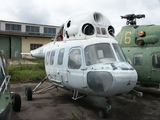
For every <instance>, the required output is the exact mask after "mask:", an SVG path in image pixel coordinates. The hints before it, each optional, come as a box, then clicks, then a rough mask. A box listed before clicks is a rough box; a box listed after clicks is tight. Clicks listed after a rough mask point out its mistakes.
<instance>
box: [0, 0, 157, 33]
mask: <svg viewBox="0 0 160 120" xmlns="http://www.w3.org/2000/svg"><path fill="white" fill-rule="evenodd" d="M0 3H1V6H0V20H6V21H15V22H24V23H34V24H43V25H53V26H61V25H62V24H63V23H64V22H66V20H67V19H68V18H70V17H72V16H73V15H77V14H80V13H86V12H100V13H102V14H103V15H105V16H106V17H107V18H108V19H109V20H110V22H111V24H112V26H113V27H114V28H115V34H118V32H120V30H121V28H122V26H124V25H126V20H125V19H121V17H120V16H122V15H126V14H145V16H146V17H145V18H142V19H138V20H137V24H143V25H144V24H156V25H160V15H159V12H160V0H0Z"/></svg>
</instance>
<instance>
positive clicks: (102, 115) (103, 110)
mask: <svg viewBox="0 0 160 120" xmlns="http://www.w3.org/2000/svg"><path fill="white" fill-rule="evenodd" d="M98 115H99V117H101V118H105V117H106V109H104V108H102V109H100V110H99V112H98Z"/></svg>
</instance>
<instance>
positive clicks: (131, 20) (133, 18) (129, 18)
mask: <svg viewBox="0 0 160 120" xmlns="http://www.w3.org/2000/svg"><path fill="white" fill-rule="evenodd" d="M121 18H122V19H127V22H126V25H129V24H130V25H136V18H137V19H141V18H145V15H144V14H139V15H135V14H127V15H125V16H121Z"/></svg>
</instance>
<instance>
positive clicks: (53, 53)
mask: <svg viewBox="0 0 160 120" xmlns="http://www.w3.org/2000/svg"><path fill="white" fill-rule="evenodd" d="M54 56H55V50H54V51H52V52H51V57H50V65H53V64H54Z"/></svg>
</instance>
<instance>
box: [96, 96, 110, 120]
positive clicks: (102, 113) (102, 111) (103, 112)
mask: <svg viewBox="0 0 160 120" xmlns="http://www.w3.org/2000/svg"><path fill="white" fill-rule="evenodd" d="M106 99H107V101H106V103H107V106H106V108H105V109H104V108H102V109H100V110H99V112H98V115H99V117H101V118H105V117H106V116H107V114H109V113H110V112H109V111H110V110H111V104H112V101H111V97H108V98H106Z"/></svg>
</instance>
